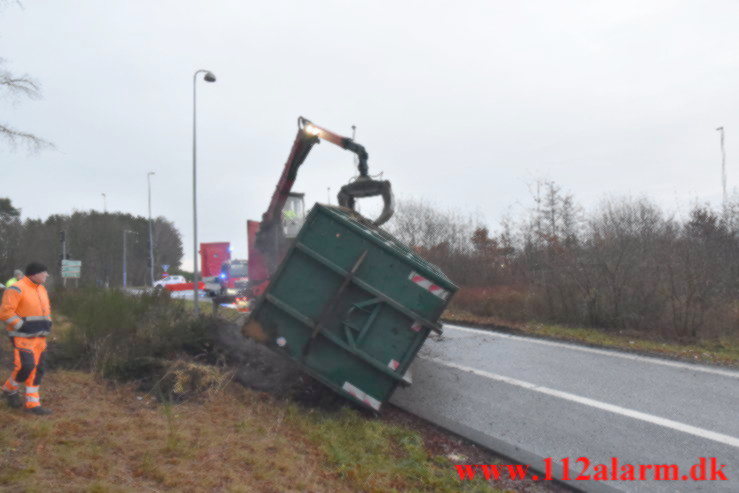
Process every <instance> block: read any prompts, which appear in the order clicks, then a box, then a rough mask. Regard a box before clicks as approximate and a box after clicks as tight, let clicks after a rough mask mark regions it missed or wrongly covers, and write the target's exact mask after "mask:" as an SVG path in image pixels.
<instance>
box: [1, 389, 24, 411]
mask: <svg viewBox="0 0 739 493" xmlns="http://www.w3.org/2000/svg"><path fill="white" fill-rule="evenodd" d="M3 397H5V402H7V403H8V406H10V407H14V408H16V409H17V408H19V407H23V397H21V395H20V393H19V392H18V391H17V390H16V391H15V392H8V391H7V390H3Z"/></svg>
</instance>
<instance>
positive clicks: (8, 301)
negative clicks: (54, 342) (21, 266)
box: [0, 277, 51, 337]
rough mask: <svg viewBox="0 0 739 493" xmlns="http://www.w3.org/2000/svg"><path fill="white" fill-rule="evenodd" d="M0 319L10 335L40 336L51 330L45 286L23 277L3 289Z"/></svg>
mask: <svg viewBox="0 0 739 493" xmlns="http://www.w3.org/2000/svg"><path fill="white" fill-rule="evenodd" d="M0 321H2V322H5V324H6V328H7V329H8V335H9V336H10V337H41V336H46V335H48V334H49V332H51V305H50V304H49V295H48V293H47V292H46V288H45V287H43V286H42V285H40V284H36V283H35V282H33V281H31V280H30V279H28V277H24V278H23V279H21V280H20V281H18V282H17V283H15V284H14V285H12V286H11V287H9V288H7V289H6V290H5V293H4V294H3V301H2V304H1V305H0Z"/></svg>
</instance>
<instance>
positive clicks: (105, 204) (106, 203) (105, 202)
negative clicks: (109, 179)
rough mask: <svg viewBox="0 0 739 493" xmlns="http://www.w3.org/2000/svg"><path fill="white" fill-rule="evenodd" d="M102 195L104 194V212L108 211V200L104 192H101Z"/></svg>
mask: <svg viewBox="0 0 739 493" xmlns="http://www.w3.org/2000/svg"><path fill="white" fill-rule="evenodd" d="M100 195H102V196H103V212H104V213H107V212H108V201H107V200H106V199H105V194H104V193H101V194H100Z"/></svg>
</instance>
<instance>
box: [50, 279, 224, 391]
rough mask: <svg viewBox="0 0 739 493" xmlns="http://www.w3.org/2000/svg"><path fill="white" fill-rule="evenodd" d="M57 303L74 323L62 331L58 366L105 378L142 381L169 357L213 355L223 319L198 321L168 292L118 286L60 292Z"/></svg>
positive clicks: (58, 332) (56, 355)
mask: <svg viewBox="0 0 739 493" xmlns="http://www.w3.org/2000/svg"><path fill="white" fill-rule="evenodd" d="M54 306H55V308H56V309H57V310H58V312H59V313H61V314H62V315H63V316H64V317H66V319H67V320H68V322H69V323H68V324H62V325H63V326H62V328H61V330H59V331H56V339H57V341H58V342H57V348H56V349H55V351H54V353H55V355H54V357H55V361H56V362H57V363H58V364H61V365H63V366H67V367H81V368H84V369H87V370H90V371H92V372H93V373H96V374H99V375H100V376H103V377H108V378H118V379H124V380H128V379H137V378H142V377H150V376H151V375H153V374H158V373H161V371H162V370H164V369H165V368H166V366H167V365H166V363H165V360H168V359H174V358H176V357H178V356H180V355H183V354H186V355H202V354H207V353H208V351H209V349H210V348H211V347H212V344H211V342H210V338H209V336H208V334H209V333H210V330H209V329H210V328H212V326H213V325H214V324H216V323H217V321H216V320H215V319H213V318H211V317H201V318H198V319H195V318H193V317H192V315H191V313H190V312H188V311H187V310H186V309H185V307H184V306H183V305H182V304H181V303H179V302H178V301H176V300H172V299H170V298H169V296H168V294H166V293H163V294H143V295H136V296H133V295H129V294H125V293H123V292H121V291H118V290H105V289H81V290H65V291H58V292H57V293H56V296H55V297H54Z"/></svg>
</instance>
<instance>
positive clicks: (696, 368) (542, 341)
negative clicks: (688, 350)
mask: <svg viewBox="0 0 739 493" xmlns="http://www.w3.org/2000/svg"><path fill="white" fill-rule="evenodd" d="M444 328H451V329H454V330H459V331H463V332H472V333H474V334H476V335H489V336H491V337H503V338H506V339H514V340H518V341H526V342H533V343H535V344H544V345H545V346H554V347H560V348H564V349H572V350H575V351H583V352H585V353H593V354H600V355H603V356H613V357H616V358H624V359H630V360H635V361H643V362H646V363H654V364H656V365H663V366H671V367H673V368H682V369H685V370H691V371H702V372H704V373H713V374H714V375H721V376H724V377H729V378H739V371H732V370H728V369H722V368H712V367H710V366H703V365H697V364H693V363H681V362H679V361H671V360H668V359H661V358H653V357H650V356H641V355H638V354H630V353H625V352H622V351H618V350H617V349H614V350H608V349H597V348H592V347H588V346H580V345H577V344H575V343H566V342H555V341H549V340H547V339H539V338H537V337H525V336H516V335H512V334H505V333H503V332H496V331H493V330H486V329H474V328H471V327H461V326H459V325H451V324H444Z"/></svg>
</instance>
